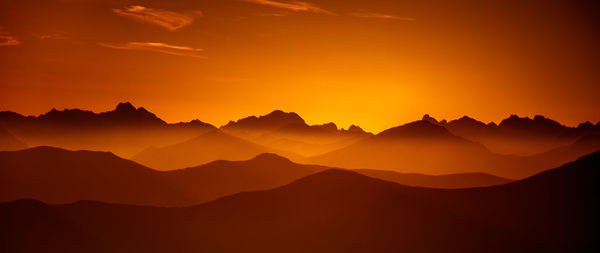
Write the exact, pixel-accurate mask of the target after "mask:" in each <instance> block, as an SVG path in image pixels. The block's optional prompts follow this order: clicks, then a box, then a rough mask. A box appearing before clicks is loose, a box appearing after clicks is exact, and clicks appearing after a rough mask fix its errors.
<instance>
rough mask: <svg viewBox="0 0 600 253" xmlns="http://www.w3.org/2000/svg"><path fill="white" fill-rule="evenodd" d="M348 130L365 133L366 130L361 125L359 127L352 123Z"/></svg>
mask: <svg viewBox="0 0 600 253" xmlns="http://www.w3.org/2000/svg"><path fill="white" fill-rule="evenodd" d="M348 132H351V133H364V132H365V130H363V129H362V128H361V127H359V126H357V125H351V126H350V127H349V128H348Z"/></svg>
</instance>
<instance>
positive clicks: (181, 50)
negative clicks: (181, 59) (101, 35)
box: [99, 42, 206, 58]
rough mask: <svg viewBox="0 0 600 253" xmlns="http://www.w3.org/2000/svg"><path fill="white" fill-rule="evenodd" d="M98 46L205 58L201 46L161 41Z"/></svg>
mask: <svg viewBox="0 0 600 253" xmlns="http://www.w3.org/2000/svg"><path fill="white" fill-rule="evenodd" d="M99 45H100V46H103V47H107V48H113V49H122V50H142V51H152V52H158V53H163V54H170V55H177V56H187V57H196V58H206V57H205V56H204V55H202V54H201V52H202V51H204V49H202V48H193V47H188V46H176V45H170V44H166V43H162V42H127V43H124V44H112V43H103V42H101V43H99Z"/></svg>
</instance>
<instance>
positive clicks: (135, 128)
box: [0, 102, 216, 156]
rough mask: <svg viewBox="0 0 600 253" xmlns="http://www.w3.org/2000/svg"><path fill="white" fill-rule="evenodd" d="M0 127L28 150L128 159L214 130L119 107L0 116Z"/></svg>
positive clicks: (125, 106) (199, 122) (120, 104)
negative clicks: (106, 153) (47, 149)
mask: <svg viewBox="0 0 600 253" xmlns="http://www.w3.org/2000/svg"><path fill="white" fill-rule="evenodd" d="M0 127H4V128H6V129H7V130H8V131H10V132H12V133H13V134H14V135H15V136H17V137H18V138H20V139H22V140H23V141H24V142H26V143H28V144H29V145H32V146H44V145H46V146H58V147H63V148H71V149H92V150H104V151H112V152H116V153H118V154H121V155H126V156H131V155H133V154H135V153H138V152H140V151H141V150H142V149H144V148H146V147H148V146H151V145H157V146H163V145H168V144H173V143H177V142H181V141H183V140H186V139H189V138H192V137H195V136H198V135H200V134H202V133H205V132H207V131H210V130H214V129H216V128H215V127H214V126H212V125H210V124H207V123H203V122H201V121H199V120H194V121H191V122H188V123H177V124H167V123H166V122H164V121H163V120H161V119H160V118H158V117H157V116H156V115H154V114H153V113H151V112H149V111H147V110H146V109H144V108H143V107H140V108H137V109H136V108H135V107H134V106H133V105H132V104H131V103H128V102H126V103H119V105H117V107H116V108H115V109H114V110H113V111H108V112H102V113H94V112H91V111H84V110H80V109H66V110H62V111H58V110H56V109H52V110H51V111H49V112H48V113H45V114H42V115H40V116H38V117H34V116H28V117H25V116H22V115H20V114H17V113H13V112H0Z"/></svg>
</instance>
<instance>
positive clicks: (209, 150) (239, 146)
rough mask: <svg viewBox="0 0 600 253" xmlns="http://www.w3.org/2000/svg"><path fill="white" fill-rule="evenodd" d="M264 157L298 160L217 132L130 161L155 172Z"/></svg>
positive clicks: (147, 150) (288, 154) (138, 155)
mask: <svg viewBox="0 0 600 253" xmlns="http://www.w3.org/2000/svg"><path fill="white" fill-rule="evenodd" d="M262 153H277V154H279V155H282V156H286V157H289V158H292V159H293V158H298V157H299V156H298V155H295V154H293V153H290V152H285V151H279V150H275V149H272V148H268V147H265V146H262V145H259V144H256V143H253V142H250V141H247V140H244V139H241V138H238V137H235V136H231V135H229V134H226V133H223V132H221V131H219V130H214V131H210V132H208V133H205V134H202V135H200V136H198V137H195V138H192V139H190V140H187V141H184V142H181V143H177V144H173V145H170V146H166V147H162V148H148V149H146V150H144V151H142V152H141V153H139V154H137V155H135V156H133V157H132V158H131V159H132V160H134V161H136V162H139V163H141V164H144V165H147V166H149V167H152V168H157V169H160V170H173V169H181V168H186V167H192V166H197V165H200V164H204V163H208V162H211V161H214V160H247V159H251V158H252V157H255V156H257V155H259V154H262Z"/></svg>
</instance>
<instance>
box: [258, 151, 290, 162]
mask: <svg viewBox="0 0 600 253" xmlns="http://www.w3.org/2000/svg"><path fill="white" fill-rule="evenodd" d="M250 161H253V162H259V163H268V164H281V163H292V161H290V160H289V159H287V158H285V157H283V156H279V155H277V154H274V153H262V154H259V155H257V156H255V157H254V158H252V159H251V160H250Z"/></svg>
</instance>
